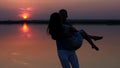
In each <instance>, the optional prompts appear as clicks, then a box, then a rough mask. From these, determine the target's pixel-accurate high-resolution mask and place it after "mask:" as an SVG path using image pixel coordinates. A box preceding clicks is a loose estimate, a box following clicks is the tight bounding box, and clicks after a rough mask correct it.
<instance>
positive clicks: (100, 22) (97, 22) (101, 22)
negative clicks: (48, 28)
mask: <svg viewBox="0 0 120 68" xmlns="http://www.w3.org/2000/svg"><path fill="white" fill-rule="evenodd" d="M25 22H26V23H28V24H48V23H49V21H48V20H18V21H12V20H7V21H0V24H23V23H25ZM68 22H70V23H71V24H83V25H120V20H68Z"/></svg>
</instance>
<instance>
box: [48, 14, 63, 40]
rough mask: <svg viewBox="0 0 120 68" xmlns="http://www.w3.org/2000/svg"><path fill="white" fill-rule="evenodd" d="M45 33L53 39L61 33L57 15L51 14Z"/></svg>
mask: <svg viewBox="0 0 120 68" xmlns="http://www.w3.org/2000/svg"><path fill="white" fill-rule="evenodd" d="M47 31H48V32H49V34H51V36H52V38H53V39H55V38H56V37H58V36H59V33H60V32H62V23H61V17H60V14H59V13H57V12H55V13H52V14H51V16H50V21H49V25H48V29H47Z"/></svg>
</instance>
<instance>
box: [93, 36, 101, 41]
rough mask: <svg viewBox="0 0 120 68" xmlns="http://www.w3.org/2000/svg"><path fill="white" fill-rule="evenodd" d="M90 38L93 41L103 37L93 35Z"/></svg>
mask: <svg viewBox="0 0 120 68" xmlns="http://www.w3.org/2000/svg"><path fill="white" fill-rule="evenodd" d="M92 39H94V40H95V41H97V40H101V39H103V37H102V36H93V37H92Z"/></svg>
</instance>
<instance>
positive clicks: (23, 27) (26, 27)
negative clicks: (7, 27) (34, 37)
mask: <svg viewBox="0 0 120 68" xmlns="http://www.w3.org/2000/svg"><path fill="white" fill-rule="evenodd" d="M22 30H23V32H25V33H26V32H29V28H28V25H27V24H26V23H24V24H23V26H22Z"/></svg>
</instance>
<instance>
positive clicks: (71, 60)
mask: <svg viewBox="0 0 120 68" xmlns="http://www.w3.org/2000/svg"><path fill="white" fill-rule="evenodd" d="M67 17H68V15H67V11H66V10H65V9H61V10H60V11H59V12H55V13H52V14H51V16H50V22H49V25H48V32H49V34H50V35H51V37H52V39H54V40H56V46H57V51H58V56H59V59H60V62H61V64H62V67H63V68H70V66H72V68H79V62H78V58H77V55H76V52H75V51H76V50H77V49H78V48H74V47H72V48H71V46H70V45H71V44H69V43H72V41H75V39H72V37H73V36H74V35H75V34H76V35H78V36H79V37H76V38H79V40H80V41H79V43H80V45H79V46H81V45H82V42H83V39H85V40H87V41H88V42H89V43H90V45H91V47H92V48H93V49H95V50H97V51H98V50H99V48H98V47H97V46H96V45H95V44H94V43H93V41H92V40H95V41H96V40H100V39H102V37H101V36H92V35H89V34H87V33H86V32H85V31H84V30H80V31H78V30H77V29H75V28H74V27H73V26H72V25H71V24H70V23H68V22H67ZM69 39H72V41H71V42H69V41H67V40H69ZM70 64H71V65H70Z"/></svg>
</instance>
